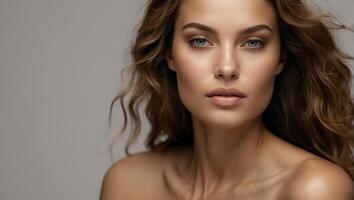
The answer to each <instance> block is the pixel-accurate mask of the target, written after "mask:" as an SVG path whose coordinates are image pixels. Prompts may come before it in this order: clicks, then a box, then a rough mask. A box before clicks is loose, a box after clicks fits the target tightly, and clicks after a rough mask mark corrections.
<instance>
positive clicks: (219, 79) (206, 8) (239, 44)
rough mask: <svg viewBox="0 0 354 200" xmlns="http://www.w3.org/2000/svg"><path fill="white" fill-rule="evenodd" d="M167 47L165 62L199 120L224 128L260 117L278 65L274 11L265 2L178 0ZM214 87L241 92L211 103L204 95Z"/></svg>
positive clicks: (278, 52)
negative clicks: (233, 97) (237, 96)
mask: <svg viewBox="0 0 354 200" xmlns="http://www.w3.org/2000/svg"><path fill="white" fill-rule="evenodd" d="M171 50H172V51H171V54H170V56H169V57H168V58H167V61H168V66H169V68H170V69H171V70H173V71H175V72H176V76H177V87H178V93H179V95H180V98H181V101H182V103H183V104H184V106H185V107H186V108H187V109H188V110H189V111H190V112H191V113H192V116H193V117H196V118H197V119H198V120H200V121H202V122H203V123H206V124H208V125H214V126H220V127H224V128H234V127H238V126H241V125H243V124H245V123H247V122H250V121H251V120H254V119H255V118H257V117H260V114H261V113H262V112H263V111H264V110H265V108H266V107H267V105H268V104H269V102H270V100H271V97H272V93H273V84H274V78H275V75H277V74H279V73H280V72H281V70H282V68H283V63H282V62H280V39H279V31H278V26H277V19H276V14H275V10H273V7H272V6H271V5H270V4H269V3H268V2H267V1H266V0H247V1H246V0H217V1H216V0H183V1H182V3H181V5H180V8H179V12H178V16H177V18H176V22H175V32H174V38H173V45H172V49H171ZM216 88H235V89H237V90H239V91H241V92H242V93H244V94H245V95H246V96H245V97H244V98H242V99H241V101H240V102H239V103H237V104H233V105H220V104H215V103H213V101H211V98H209V97H207V96H206V94H208V93H209V92H211V91H212V90H214V89H216ZM225 98H228V97H225ZM225 98H224V99H221V101H223V102H224V103H225V102H226V103H227V102H229V100H230V99H228V100H227V99H225ZM214 100H215V99H214ZM219 100H220V99H219ZM231 101H232V100H231Z"/></svg>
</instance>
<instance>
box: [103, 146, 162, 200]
mask: <svg viewBox="0 0 354 200" xmlns="http://www.w3.org/2000/svg"><path fill="white" fill-rule="evenodd" d="M160 163H161V155H160V154H159V153H155V152H150V151H144V152H139V153H136V154H133V155H131V156H128V157H125V158H122V159H120V160H118V161H117V162H115V163H114V164H113V165H112V166H111V167H110V168H109V169H108V170H107V172H106V173H105V175H104V178H103V181H102V187H101V194H100V200H111V199H112V200H113V199H136V198H134V197H136V194H135V193H136V191H139V193H140V194H141V195H142V194H144V193H145V192H148V191H149V190H150V188H149V187H150V186H151V187H154V184H156V183H157V179H158V178H157V177H158V176H160V173H161V171H162V170H161V167H162V166H161V164H160ZM146 181H147V182H149V184H146ZM155 186H156V185H155Z"/></svg>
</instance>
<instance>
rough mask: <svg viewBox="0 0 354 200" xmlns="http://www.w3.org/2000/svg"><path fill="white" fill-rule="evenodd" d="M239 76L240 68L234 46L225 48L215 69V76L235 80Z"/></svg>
mask: <svg viewBox="0 0 354 200" xmlns="http://www.w3.org/2000/svg"><path fill="white" fill-rule="evenodd" d="M238 77H239V69H238V66H237V61H236V59H235V52H234V49H233V47H232V46H228V47H225V48H223V50H222V55H221V56H220V57H219V63H218V64H217V67H216V70H215V78H217V79H224V80H233V79H237V78H238Z"/></svg>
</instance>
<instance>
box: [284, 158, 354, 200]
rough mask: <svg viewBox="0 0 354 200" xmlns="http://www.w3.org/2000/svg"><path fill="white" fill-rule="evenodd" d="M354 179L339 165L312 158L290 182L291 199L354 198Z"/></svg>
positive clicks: (351, 199)
mask: <svg viewBox="0 0 354 200" xmlns="http://www.w3.org/2000/svg"><path fill="white" fill-rule="evenodd" d="M353 189H354V188H353V181H352V179H351V178H350V176H349V175H348V174H347V173H346V172H345V171H344V170H343V169H342V168H341V167H339V166H338V165H336V164H334V163H332V162H330V161H327V160H325V159H311V160H308V161H306V162H304V163H303V164H302V165H301V166H299V167H298V169H297V170H296V172H295V173H294V176H293V178H292V179H291V180H290V181H289V184H288V197H289V198H288V199H289V200H312V199H321V200H332V199H336V200H353V199H354V193H353Z"/></svg>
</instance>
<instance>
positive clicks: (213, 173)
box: [101, 0, 353, 200]
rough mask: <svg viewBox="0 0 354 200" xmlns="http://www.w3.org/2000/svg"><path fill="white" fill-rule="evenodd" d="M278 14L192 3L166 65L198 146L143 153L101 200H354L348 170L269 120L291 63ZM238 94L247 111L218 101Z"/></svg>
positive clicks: (257, 1)
mask: <svg viewBox="0 0 354 200" xmlns="http://www.w3.org/2000/svg"><path fill="white" fill-rule="evenodd" d="M276 20H277V19H276V13H275V10H274V9H273V8H272V6H271V5H270V4H269V3H267V2H266V1H265V0H248V1H245V0H218V1H215V0H184V1H182V4H181V7H180V12H179V15H178V16H177V19H176V23H175V32H174V38H173V46H172V51H171V53H170V54H169V56H168V57H167V58H166V59H167V61H168V67H169V68H170V69H171V70H173V71H174V72H176V76H177V86H178V92H179V95H180V98H181V101H182V103H183V104H184V105H185V107H186V108H187V109H188V110H189V111H190V112H191V113H192V123H193V131H194V138H195V143H194V145H193V146H185V147H179V148H170V149H169V151H168V152H166V153H157V152H141V153H137V154H136V155H134V156H132V157H128V158H124V159H121V160H120V161H118V162H117V163H115V164H114V165H113V166H112V167H111V168H110V169H109V170H108V171H107V173H106V175H105V177H104V181H103V185H102V191H101V200H113V199H116V200H119V199H124V200H128V199H131V200H136V199H144V200H149V199H154V200H156V199H161V200H166V199H176V200H177V199H181V200H182V199H183V200H230V199H243V200H247V199H252V200H257V199H262V200H267V199H271V200H275V199H279V200H287V199H288V200H319V199H321V200H334V199H335V200H352V199H353V182H352V180H351V179H350V177H349V175H348V174H346V172H345V171H344V170H343V169H342V168H340V167H339V166H337V165H335V164H333V163H331V162H329V161H327V160H325V159H322V158H320V157H318V156H316V155H314V154H311V153H309V152H307V151H305V150H303V149H300V148H298V147H296V146H294V145H292V144H290V143H288V142H286V141H284V140H282V139H280V138H278V137H276V136H274V135H273V134H272V133H270V132H269V131H268V130H267V129H266V128H265V126H264V124H263V122H262V120H261V114H262V112H263V111H264V110H265V109H266V107H267V106H268V104H269V102H270V100H271V97H272V92H273V87H274V79H275V76H276V75H278V74H279V73H281V71H282V69H283V67H284V66H285V63H286V57H285V56H283V55H282V53H281V48H280V38H279V27H278V25H277V21H276ZM219 87H224V88H230V87H232V88H237V89H238V90H240V91H241V92H243V93H244V94H246V97H245V98H244V99H243V100H242V102H241V103H240V104H238V105H235V106H231V107H223V106H218V105H214V104H212V103H211V102H210V101H209V99H208V98H207V97H206V96H205V95H206V94H207V93H208V92H210V91H211V90H213V89H216V88H219Z"/></svg>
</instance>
